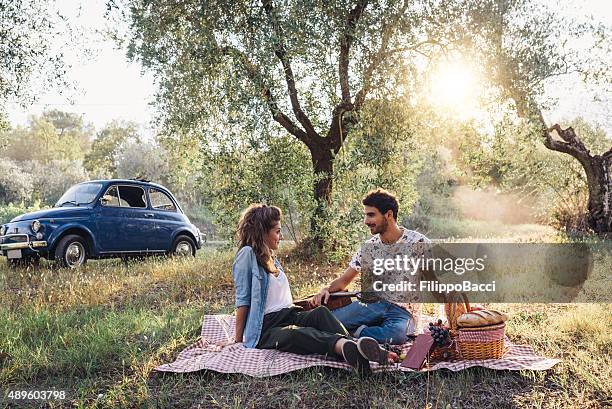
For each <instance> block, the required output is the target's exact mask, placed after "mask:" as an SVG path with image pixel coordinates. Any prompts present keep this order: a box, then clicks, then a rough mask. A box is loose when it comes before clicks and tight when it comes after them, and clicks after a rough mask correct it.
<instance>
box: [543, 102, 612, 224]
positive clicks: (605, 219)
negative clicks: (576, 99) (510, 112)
mask: <svg viewBox="0 0 612 409" xmlns="http://www.w3.org/2000/svg"><path fill="white" fill-rule="evenodd" d="M540 118H541V119H540V121H541V122H542V123H544V120H543V116H542V114H541V113H540ZM552 131H556V132H557V134H558V135H559V136H560V137H561V139H562V141H559V140H556V139H553V138H552V136H551V134H550V133H551V132H552ZM544 138H545V139H544V146H546V147H547V148H548V149H550V150H553V151H557V152H562V153H566V154H568V155H571V156H573V157H574V158H576V159H577V160H578V161H579V162H580V164H581V165H582V167H583V168H584V171H585V173H586V176H587V184H588V189H589V202H588V207H587V208H588V211H589V215H588V219H587V223H588V225H589V227H590V228H591V229H592V230H593V231H594V232H595V233H597V234H607V233H612V209H611V207H612V181H611V180H610V164H611V163H612V149H610V150H609V151H607V152H606V153H604V154H603V155H591V152H590V151H589V150H588V149H587V147H586V146H585V145H584V144H583V143H582V141H581V140H580V138H579V137H578V136H577V135H576V133H575V132H574V129H573V128H572V127H569V128H567V129H561V127H560V126H559V125H558V124H555V125H553V126H552V127H551V128H549V129H546V130H545V132H544Z"/></svg>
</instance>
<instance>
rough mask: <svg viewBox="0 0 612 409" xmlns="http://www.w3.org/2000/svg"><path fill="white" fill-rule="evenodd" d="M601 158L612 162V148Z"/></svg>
mask: <svg viewBox="0 0 612 409" xmlns="http://www.w3.org/2000/svg"><path fill="white" fill-rule="evenodd" d="M601 156H603V158H604V160H606V161H612V148H610V150H609V151H608V152H606V153H604V154H603V155H601Z"/></svg>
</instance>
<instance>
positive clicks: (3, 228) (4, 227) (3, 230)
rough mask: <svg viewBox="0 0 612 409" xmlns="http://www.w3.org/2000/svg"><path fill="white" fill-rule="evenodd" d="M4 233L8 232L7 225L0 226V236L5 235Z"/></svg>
mask: <svg viewBox="0 0 612 409" xmlns="http://www.w3.org/2000/svg"><path fill="white" fill-rule="evenodd" d="M4 233H6V226H2V227H0V236H4Z"/></svg>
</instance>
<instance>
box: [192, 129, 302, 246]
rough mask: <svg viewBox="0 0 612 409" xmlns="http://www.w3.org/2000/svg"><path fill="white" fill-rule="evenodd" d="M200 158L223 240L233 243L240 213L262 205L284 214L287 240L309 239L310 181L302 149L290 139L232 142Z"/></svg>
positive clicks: (204, 188) (204, 185) (203, 182)
mask: <svg viewBox="0 0 612 409" xmlns="http://www.w3.org/2000/svg"><path fill="white" fill-rule="evenodd" d="M202 156H203V159H202V160H203V164H202V166H203V169H202V176H201V179H200V190H201V191H205V195H206V197H207V198H209V200H210V208H211V210H212V212H213V215H214V216H215V222H216V224H217V225H219V226H223V227H224V228H225V229H224V230H222V231H218V233H219V234H220V235H221V236H222V237H225V238H231V237H232V236H233V234H234V230H233V229H234V228H235V226H237V224H238V218H239V217H240V214H241V212H242V210H244V209H245V208H246V207H247V206H248V205H250V204H251V203H258V202H264V203H268V204H271V205H276V206H279V207H280V208H281V209H282V210H283V212H284V213H285V226H286V229H287V232H288V234H289V236H290V237H289V238H291V239H296V240H299V239H300V238H302V237H303V236H304V235H305V233H306V231H307V228H308V225H307V224H306V223H307V221H308V216H309V213H310V211H311V208H312V196H311V189H312V179H311V177H309V175H310V174H311V171H310V164H309V158H308V153H307V151H306V149H305V147H304V146H303V145H302V144H300V143H299V142H297V141H295V140H294V139H292V138H290V137H287V136H284V137H278V138H271V139H269V140H268V143H267V144H265V145H264V144H261V145H256V146H253V145H249V144H248V142H242V141H232V143H228V144H226V145H225V146H218V147H216V150H215V151H210V150H209V151H206V150H203V152H202ZM230 226H231V227H230Z"/></svg>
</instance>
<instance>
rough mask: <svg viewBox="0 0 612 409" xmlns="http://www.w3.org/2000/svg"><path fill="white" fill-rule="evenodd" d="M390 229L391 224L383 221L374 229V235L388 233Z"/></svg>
mask: <svg viewBox="0 0 612 409" xmlns="http://www.w3.org/2000/svg"><path fill="white" fill-rule="evenodd" d="M388 227H389V223H388V222H387V220H385V219H383V221H382V222H381V223H380V224H377V225H376V226H375V227H374V230H373V231H372V234H383V233H384V232H386V231H387V228H388Z"/></svg>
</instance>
